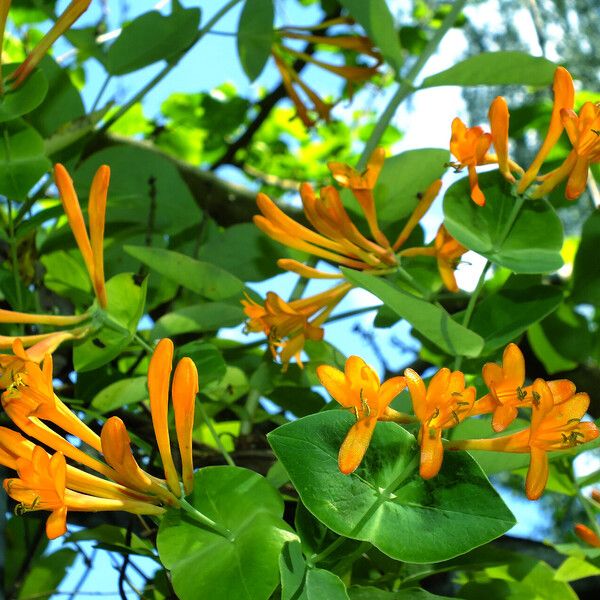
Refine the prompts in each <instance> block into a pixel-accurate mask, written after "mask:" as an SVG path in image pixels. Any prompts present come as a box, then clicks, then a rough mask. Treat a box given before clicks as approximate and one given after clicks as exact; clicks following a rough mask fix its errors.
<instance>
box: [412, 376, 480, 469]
mask: <svg viewBox="0 0 600 600" xmlns="http://www.w3.org/2000/svg"><path fill="white" fill-rule="evenodd" d="M404 377H405V378H406V383H407V385H408V389H409V391H410V397H411V400H412V403H413V409H414V411H415V415H416V416H417V418H418V419H419V421H420V422H421V431H420V433H419V440H420V443H421V466H420V469H419V472H420V474H421V477H423V479H431V478H432V477H435V476H436V475H437V474H438V473H439V470H440V468H441V466H442V460H443V458H444V447H443V445H442V431H443V430H444V429H450V428H451V427H455V426H456V425H458V424H459V423H460V422H461V421H462V420H463V419H464V418H465V417H467V416H468V415H469V412H470V411H471V408H472V407H473V403H474V402H475V388H474V387H472V386H471V387H468V388H465V376H464V374H463V373H461V372H460V371H454V372H451V371H450V369H446V368H443V369H440V370H439V371H438V372H437V373H436V374H435V375H434V376H433V377H432V378H431V381H430V382H429V386H427V388H426V387H425V383H424V382H423V380H422V379H421V377H419V375H418V374H417V373H416V372H415V371H413V370H412V369H406V371H404Z"/></svg>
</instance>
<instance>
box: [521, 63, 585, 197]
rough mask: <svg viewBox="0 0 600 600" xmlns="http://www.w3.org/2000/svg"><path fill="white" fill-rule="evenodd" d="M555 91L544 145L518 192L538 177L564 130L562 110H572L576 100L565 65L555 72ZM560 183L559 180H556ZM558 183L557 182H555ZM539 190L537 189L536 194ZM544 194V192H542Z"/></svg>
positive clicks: (522, 179) (522, 180)
mask: <svg viewBox="0 0 600 600" xmlns="http://www.w3.org/2000/svg"><path fill="white" fill-rule="evenodd" d="M552 89H553V91H554V105H553V106H552V115H551V117H550V125H549V127H548V133H546V138H545V139H544V143H543V144H542V147H541V148H540V149H539V151H538V153H537V156H536V157H535V159H534V160H533V162H532V163H531V166H530V167H529V169H527V171H526V172H525V175H523V177H522V178H521V180H520V181H519V185H518V187H517V192H518V193H519V194H522V193H523V192H524V191H525V190H526V189H527V188H528V187H529V185H530V184H531V183H532V182H533V180H534V179H535V178H536V176H537V174H538V173H539V170H540V168H541V166H542V163H543V162H544V160H545V159H546V157H547V156H548V153H549V152H550V150H551V149H552V148H553V146H554V145H555V144H556V142H558V138H560V135H561V133H562V131H563V120H562V116H561V112H562V110H565V109H566V110H572V109H573V102H574V101H575V88H574V87H573V80H572V79H571V75H570V74H569V71H567V70H566V69H565V68H563V67H558V68H557V69H556V71H555V72H554V85H553V87H552ZM556 183H558V182H556ZM555 185H556V184H555ZM537 193H538V190H536V196H535V197H540V196H538V195H537ZM542 195H543V194H542Z"/></svg>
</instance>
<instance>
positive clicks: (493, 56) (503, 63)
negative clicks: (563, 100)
mask: <svg viewBox="0 0 600 600" xmlns="http://www.w3.org/2000/svg"><path fill="white" fill-rule="evenodd" d="M555 70H556V65H555V64H554V63H553V62H551V61H549V60H548V59H546V58H542V57H539V56H531V55H530V54H526V53H525V52H512V51H501V52H482V53H481V54H476V55H475V56H470V57H469V58H467V59H466V60H463V61H462V62H459V63H458V64H456V65H454V66H453V67H450V68H449V69H446V70H445V71H442V72H440V73H436V74H435V75H431V76H430V77H427V78H426V79H425V81H423V83H422V84H421V88H430V87H435V86H440V85H461V86H467V85H515V84H520V85H535V86H542V85H550V84H551V83H552V80H553V78H554V71H555Z"/></svg>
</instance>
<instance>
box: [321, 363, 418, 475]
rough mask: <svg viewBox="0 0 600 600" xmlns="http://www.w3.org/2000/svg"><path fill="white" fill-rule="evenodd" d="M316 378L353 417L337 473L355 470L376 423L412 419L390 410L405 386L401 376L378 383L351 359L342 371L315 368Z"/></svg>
mask: <svg viewBox="0 0 600 600" xmlns="http://www.w3.org/2000/svg"><path fill="white" fill-rule="evenodd" d="M317 377H318V378H319V381H320V382H321V383H322V384H323V386H324V387H325V388H326V389H327V391H328V392H329V393H330V394H331V396H332V397H333V399H334V400H336V401H337V402H339V403H340V404H341V405H342V406H343V407H344V408H348V409H350V410H352V411H353V413H354V414H355V415H356V423H355V424H354V425H352V427H351V428H350V431H348V434H347V435H346V438H345V439H344V441H343V442H342V446H341V448H340V452H339V455H338V465H339V468H340V471H341V472H342V473H344V474H345V475H349V474H350V473H352V472H353V471H355V470H356V469H357V468H358V466H359V465H360V463H361V462H362V459H363V457H364V455H365V453H366V451H367V448H368V447H369V442H370V441H371V437H372V436H373V432H374V431H375V425H376V424H377V421H397V422H403V423H406V422H409V421H410V420H411V417H410V416H409V415H403V414H402V413H399V412H397V411H395V410H393V409H391V408H389V404H390V402H391V401H392V400H393V399H394V398H395V397H396V396H397V395H398V394H399V393H400V392H401V391H402V390H403V389H404V388H405V387H406V381H405V379H404V377H393V378H392V379H388V380H387V381H386V382H384V383H383V384H380V381H379V377H378V376H377V373H376V372H375V371H374V370H373V369H372V368H371V367H370V366H368V365H367V364H366V363H365V361H364V360H363V359H362V358H359V357H358V356H350V357H349V358H348V360H347V361H346V367H345V372H342V371H339V370H338V369H335V368H334V367H330V366H328V365H321V366H319V367H317Z"/></svg>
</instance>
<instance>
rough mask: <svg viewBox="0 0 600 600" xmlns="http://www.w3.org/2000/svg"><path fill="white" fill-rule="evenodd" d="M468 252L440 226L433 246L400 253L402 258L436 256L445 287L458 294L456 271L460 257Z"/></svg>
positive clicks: (409, 249) (410, 249)
mask: <svg viewBox="0 0 600 600" xmlns="http://www.w3.org/2000/svg"><path fill="white" fill-rule="evenodd" d="M467 251H468V248H465V247H464V246H463V245H462V244H459V243H458V242H457V241H456V240H455V239H454V238H453V237H452V236H451V235H450V234H449V233H448V230H447V229H446V227H445V226H444V225H440V228H439V229H438V232H437V234H436V236H435V240H434V242H433V246H427V247H425V248H408V249H406V250H403V251H402V252H400V256H435V258H436V259H437V263H438V270H439V272H440V276H441V278H442V281H443V283H444V285H445V286H446V288H447V289H448V290H449V291H450V292H458V284H457V283H456V277H455V276H454V271H455V270H456V267H457V266H458V263H459V259H460V257H461V256H462V255H463V254H464V253H465V252H467Z"/></svg>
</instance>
